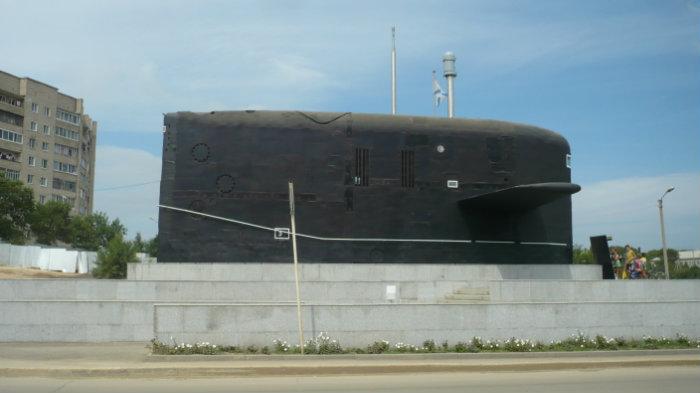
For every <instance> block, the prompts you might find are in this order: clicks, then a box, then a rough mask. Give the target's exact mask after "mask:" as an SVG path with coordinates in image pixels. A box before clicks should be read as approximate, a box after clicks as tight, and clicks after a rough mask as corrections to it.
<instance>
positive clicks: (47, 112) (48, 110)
mask: <svg viewBox="0 0 700 393" xmlns="http://www.w3.org/2000/svg"><path fill="white" fill-rule="evenodd" d="M44 115H45V116H51V108H49V107H48V106H45V107H44Z"/></svg>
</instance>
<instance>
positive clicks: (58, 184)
mask: <svg viewBox="0 0 700 393" xmlns="http://www.w3.org/2000/svg"><path fill="white" fill-rule="evenodd" d="M75 185H76V183H75V182H74V181H69V180H63V179H58V178H55V177H54V179H53V188H54V190H66V191H71V192H75V191H76V187H75Z"/></svg>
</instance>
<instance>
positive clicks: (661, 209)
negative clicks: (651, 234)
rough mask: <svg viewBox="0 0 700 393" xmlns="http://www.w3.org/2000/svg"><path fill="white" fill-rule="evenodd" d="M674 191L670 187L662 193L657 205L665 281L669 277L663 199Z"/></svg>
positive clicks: (673, 188)
mask: <svg viewBox="0 0 700 393" xmlns="http://www.w3.org/2000/svg"><path fill="white" fill-rule="evenodd" d="M673 190H675V187H671V188H669V189H668V190H666V192H664V194H663V195H661V198H659V200H658V203H659V220H660V221H661V247H663V250H664V272H665V273H666V279H667V280H668V279H669V278H670V275H669V273H668V251H667V249H666V229H665V228H664V197H665V196H666V194H668V193H669V192H671V191H673Z"/></svg>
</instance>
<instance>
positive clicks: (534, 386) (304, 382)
mask: <svg viewBox="0 0 700 393" xmlns="http://www.w3.org/2000/svg"><path fill="white" fill-rule="evenodd" d="M290 391H292V392H376V391H381V392H384V393H391V392H401V393H414V392H415V393H417V392H439V393H452V392H460V393H462V392H479V393H496V392H499V393H506V392H508V393H510V392H513V393H515V392H518V393H523V392H537V393H548V392H566V393H578V392H581V393H583V392H586V393H590V392H596V393H605V392H611V393H612V392H615V393H627V392H629V393H646V392H654V393H658V392H664V393H676V392H678V393H681V392H682V393H691V392H700V367H696V366H688V367H655V368H648V367H647V368H616V369H609V370H582V371H577V370H570V371H539V372H496V373H493V372H491V373H425V374H413V375H365V376H326V377H259V378H228V379H163V380H150V379H131V380H124V379H80V380H61V379H41V378H0V392H2V393H5V392H8V393H9V392H12V393H15V392H18V393H19V392H46V393H48V392H56V393H70V392H81V393H83V392H84V393H88V392H89V393H96V392H97V393H110V392H168V393H180V392H182V393H184V392H196V393H209V392H220V393H224V392H232V393H234V392H236V393H237V392H290Z"/></svg>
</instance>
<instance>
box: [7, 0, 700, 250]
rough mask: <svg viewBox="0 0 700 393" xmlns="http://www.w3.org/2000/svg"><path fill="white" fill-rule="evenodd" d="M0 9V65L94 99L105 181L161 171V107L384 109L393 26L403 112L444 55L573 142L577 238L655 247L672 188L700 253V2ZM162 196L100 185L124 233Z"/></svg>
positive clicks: (477, 111) (100, 174)
mask: <svg viewBox="0 0 700 393" xmlns="http://www.w3.org/2000/svg"><path fill="white" fill-rule="evenodd" d="M0 7H1V9H3V10H12V12H3V13H2V14H3V15H2V16H0V25H1V26H3V32H4V33H3V34H4V38H3V41H2V46H3V49H4V50H3V55H2V56H0V69H2V70H5V71H7V72H10V73H13V74H16V75H21V76H29V77H32V78H34V79H38V80H41V81H45V82H47V83H50V84H53V85H55V86H58V87H59V88H60V89H61V90H62V91H63V92H65V93H67V94H70V95H74V96H79V97H84V98H85V101H86V107H87V110H88V112H89V113H90V114H91V116H92V117H93V118H95V119H96V120H97V121H98V122H99V124H100V125H99V127H100V128H99V136H98V144H99V148H98V163H97V180H96V183H97V189H98V190H99V189H104V188H110V187H114V186H120V185H125V184H132V183H140V182H147V181H152V180H157V179H158V178H159V171H160V163H159V160H160V149H161V134H160V132H161V124H162V113H164V112H172V111H177V110H194V111H208V110H224V109H243V108H259V109H305V110H323V111H353V112H372V113H374V112H379V113H386V112H388V111H389V110H390V89H389V87H390V73H389V72H390V68H389V64H390V63H389V62H390V57H389V53H390V52H389V51H390V27H391V26H392V25H395V26H396V27H397V51H398V65H399V68H398V108H399V113H401V114H414V115H432V111H433V110H432V107H431V71H432V70H433V69H436V70H438V71H439V70H440V67H441V62H440V59H441V56H442V53H444V52H445V51H447V50H450V51H453V52H455V54H456V55H457V70H458V73H459V75H458V77H457V81H456V99H455V101H456V114H457V115H458V116H459V117H467V118H489V119H500V120H508V121H515V122H522V123H529V124H534V125H538V126H541V127H545V128H549V129H552V130H555V131H557V132H560V133H561V134H563V135H564V136H565V137H566V138H567V139H568V140H569V142H570V144H571V146H572V153H573V163H574V168H573V172H572V173H573V180H574V181H575V182H577V183H579V184H581V185H582V186H583V187H584V189H583V191H582V192H581V193H580V194H578V195H576V196H575V197H574V236H575V242H577V243H581V244H585V243H587V237H588V236H590V235H595V234H600V233H608V234H612V235H613V237H614V238H615V242H616V243H631V244H636V245H640V246H642V247H643V248H647V249H648V248H656V247H658V246H659V244H660V240H659V229H658V211H657V210H656V205H655V203H656V198H658V196H659V195H660V194H661V193H662V192H663V191H664V190H665V189H666V188H667V187H670V186H676V188H677V190H676V191H674V192H673V193H672V194H670V195H669V196H668V197H667V199H665V201H666V207H667V227H668V240H669V244H670V245H671V246H675V247H679V248H700V67H699V66H700V23H699V22H700V0H692V1H687V0H675V1H674V0H665V1H661V0H659V1H641V0H635V1H623V0H620V1H602V0H601V1H543V0H538V1H455V2H449V1H421V2H411V1H401V2H373V1H352V2H350V1H348V2H344V1H319V2H302V1H298V2H297V1H294V2H291V1H274V2H265V1H255V2H234V1H200V2H192V1H167V2H166V1H147V2H139V1H100V2H93V1H63V2H45V1H32V2H22V3H20V2H17V1H5V0H0ZM11 15H12V16H11ZM17 15H26V17H16V16H17ZM27 23H29V25H28V24H27ZM442 84H443V86H444V81H442ZM443 109H444V108H443ZM443 113H444V112H443ZM140 168H145V169H140ZM157 193H158V187H157V184H151V185H145V186H142V187H135V188H128V189H119V190H111V191H96V194H95V201H96V206H97V208H98V209H100V210H104V211H106V212H107V213H108V214H109V215H110V216H118V217H120V218H121V219H122V220H123V221H124V222H126V223H127V225H128V227H129V229H130V234H131V235H133V234H134V233H135V232H136V231H141V232H142V233H144V234H145V235H146V236H152V235H153V234H155V231H156V226H155V220H156V219H157V210H156V209H155V208H154V207H153V206H154V205H155V201H157Z"/></svg>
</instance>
